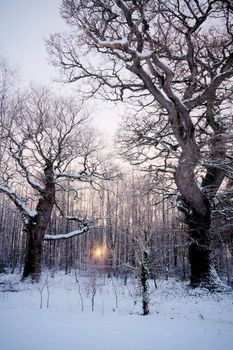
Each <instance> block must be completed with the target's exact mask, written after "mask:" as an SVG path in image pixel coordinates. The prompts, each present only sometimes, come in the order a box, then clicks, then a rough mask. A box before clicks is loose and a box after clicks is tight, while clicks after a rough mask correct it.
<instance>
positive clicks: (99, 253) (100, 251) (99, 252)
mask: <svg viewBox="0 0 233 350" xmlns="http://www.w3.org/2000/svg"><path fill="white" fill-rule="evenodd" d="M101 255H102V250H101V249H100V248H99V247H98V248H96V250H95V256H96V257H97V258H100V257H101Z"/></svg>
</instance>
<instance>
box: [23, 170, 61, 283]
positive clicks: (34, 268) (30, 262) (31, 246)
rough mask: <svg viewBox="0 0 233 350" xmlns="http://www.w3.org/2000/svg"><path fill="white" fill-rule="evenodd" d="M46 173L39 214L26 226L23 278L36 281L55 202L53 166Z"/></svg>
mask: <svg viewBox="0 0 233 350" xmlns="http://www.w3.org/2000/svg"><path fill="white" fill-rule="evenodd" d="M44 173H45V176H46V182H45V189H44V191H43V194H42V197H41V198H40V199H39V201H38V204H37V207H36V211H37V215H36V216H35V217H33V218H31V219H30V220H29V222H28V224H27V225H26V227H25V232H26V234H27V241H26V252H25V258H24V271H23V276H22V277H23V279H24V278H27V277H31V279H32V280H34V281H38V280H39V278H40V274H41V263H42V252H43V239H44V236H45V233H46V229H47V226H48V223H49V221H50V218H51V213H52V210H53V206H54V203H55V184H54V180H53V178H54V177H53V169H52V167H50V166H48V167H47V168H46V169H45V170H44Z"/></svg>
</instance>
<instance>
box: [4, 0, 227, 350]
mask: <svg viewBox="0 0 233 350" xmlns="http://www.w3.org/2000/svg"><path fill="white" fill-rule="evenodd" d="M56 10H58V9H56V8H54V11H56ZM25 11H26V10H25ZM59 11H60V16H61V18H62V19H63V21H64V23H65V26H66V31H60V32H59V31H57V32H54V33H50V36H49V37H47V38H46V40H45V46H46V50H47V57H48V60H49V64H50V65H51V66H52V67H53V68H54V71H55V72H56V75H57V77H59V78H58V79H59V84H63V86H68V87H69V88H70V89H71V91H72V92H71V93H70V92H69V93H67V91H65V89H64V93H62V89H61V91H59V92H58V91H54V90H53V89H52V88H50V87H49V86H44V85H41V84H37V83H31V84H30V82H28V83H27V84H26V86H25V84H24V85H23V84H21V83H20V79H19V74H18V71H17V69H15V67H14V66H13V65H12V64H11V62H10V59H6V58H4V56H3V55H2V56H0V237H1V239H0V276H1V278H0V287H1V288H2V290H1V291H2V292H3V294H4V295H8V293H10V294H12V295H11V296H8V297H7V298H8V302H9V305H10V303H11V302H13V304H14V303H16V302H20V299H19V301H17V300H18V299H13V298H14V292H19V293H16V294H17V296H18V295H19V294H20V293H23V294H21V295H24V296H23V297H22V300H23V303H24V302H25V303H26V300H27V295H29V294H25V293H29V291H31V293H32V294H33V293H34V294H33V295H34V297H35V298H36V291H37V292H38V293H39V294H38V295H40V309H43V307H44V305H45V294H46V293H47V309H49V306H50V304H51V303H50V299H51V298H50V297H51V295H52V294H53V293H54V295H53V300H54V303H56V301H58V300H59V295H57V298H58V299H56V297H55V294H56V293H58V290H59V289H58V288H59V287H58V286H59V284H58V278H61V280H62V281H63V282H62V283H67V285H66V288H67V289H66V290H71V291H72V293H73V291H74V290H75V288H76V289H77V291H76V294H77V295H79V303H80V308H81V310H82V311H84V310H85V308H86V307H87V306H85V305H86V304H85V303H86V302H88V301H87V300H89V299H88V298H90V303H91V311H92V312H94V311H95V310H96V309H98V308H99V310H102V311H100V313H102V315H104V314H105V313H107V306H106V305H107V303H108V301H107V300H108V296H109V295H110V294H111V295H112V300H114V301H109V303H110V304H111V302H113V304H114V307H113V306H111V307H110V309H112V311H113V312H114V313H115V311H116V310H118V312H119V313H124V312H125V311H123V310H125V308H126V309H127V311H126V313H128V314H130V313H133V314H134V317H136V316H135V315H136V314H137V313H139V314H140V315H144V316H146V315H148V316H147V317H154V315H156V312H157V311H156V308H157V309H158V306H156V300H160V301H161V303H163V302H165V301H164V300H165V299H166V298H165V299H164V300H163V298H164V295H165V294H166V295H167V299H166V302H168V301H167V300H169V302H168V305H169V307H171V309H170V311H168V314H169V315H170V316H171V313H172V314H173V311H174V310H175V309H176V307H177V308H178V309H177V310H179V311H177V312H178V313H179V315H180V313H182V312H183V309H182V307H181V306H180V305H179V300H178V299H179V297H180V298H181V300H183V299H182V298H185V297H184V295H186V297H187V298H191V299H187V300H189V301H184V300H186V299H184V300H183V302H182V303H191V304H192V303H193V304H192V305H194V304H195V301H194V299H195V298H197V299H195V300H196V304H198V303H199V304H198V305H202V303H203V305H202V309H201V310H202V311H199V309H198V311H197V309H195V308H193V309H192V307H191V306H190V305H191V304H189V307H190V310H189V311H188V313H189V315H191V314H192V313H193V314H194V315H195V312H197V314H198V318H199V321H200V320H203V319H206V318H207V319H211V317H212V318H216V317H217V316H216V315H217V314H219V313H221V312H223V311H220V309H221V310H225V311H224V312H225V313H224V314H223V316H222V317H223V318H224V319H225V321H224V322H223V323H224V324H226V325H227V326H226V327H225V328H222V329H221V330H222V338H217V336H216V334H215V333H214V332H215V329H214V328H211V326H209V327H210V328H208V331H209V332H213V334H212V335H208V336H209V338H208V337H207V338H206V339H205V340H204V341H203V344H206V345H205V346H207V347H206V348H207V349H220V348H222V349H226V350H227V349H230V348H231V345H232V340H233V339H232V338H231V337H230V336H229V334H230V333H231V332H232V329H231V328H232V324H233V320H232V316H231V315H230V314H231V312H230V310H231V309H232V303H231V302H230V300H231V298H232V287H233V153H232V150H233V117H232V102H233V89H232V86H233V85H232V84H233V3H232V1H231V0H192V1H186V0H169V1H164V0H161V1H159V0H153V1H152V0H107V1H102V0H93V1H89V0H88V1H87V0H63V1H62V2H61V3H60V7H59ZM101 101H104V103H105V104H106V103H109V105H110V106H111V105H116V106H120V107H119V111H120V114H121V116H120V117H121V122H120V124H119V127H118V129H117V130H116V132H115V136H114V139H113V140H112V139H111V140H110V139H109V138H108V137H107V135H105V134H103V133H101V132H100V131H99V130H98V128H97V127H96V126H94V125H93V123H92V118H93V116H95V108H94V109H93V108H91V107H90V106H91V104H93V103H94V104H95V103H96V104H98V103H101ZM108 113H109V112H108ZM108 118H109V124H111V118H112V116H111V113H109V116H108ZM61 276H62V277H61ZM67 278H68V279H67ZM69 278H70V280H69ZM53 279H54V282H52V280H53ZM72 279H73V280H75V281H76V287H73V286H72V285H69V283H71V282H68V281H71V280H72ZM64 281H66V282H64ZM56 283H57V284H56ZM68 285H69V287H68ZM25 286H26V287H25ZM52 286H53V287H52ZM85 286H86V287H85ZM25 288H26V289H25ZM52 288H53V290H54V292H53V293H52V291H51V289H52ZM105 288H109V290H111V291H109V290H108V291H107V289H105ZM173 289H174V290H173ZM25 290H26V291H27V292H25V293H24V291H25ZM46 290H47V292H46ZM84 290H85V291H84ZM102 290H105V291H102ZM172 290H173V292H174V294H173V295H172V294H169V293H172ZM63 292H64V291H63ZM67 293H68V292H67ZM109 293H110V294H109ZM127 293H128V297H127V296H126V294H127ZM134 293H136V294H135V295H134ZM164 293H165V294H164ZM77 295H76V296H72V297H71V299H72V300H74V299H76V298H77ZM155 295H157V296H155ZM175 295H176V296H175ZM220 295H221V297H220ZM97 296H98V297H97ZM101 296H102V297H103V301H102V309H101V302H100V299H101ZM24 298H25V301H24ZM105 298H106V304H105V301H104V300H105ZM127 298H128V299H130V298H131V299H132V300H134V306H135V307H136V308H137V305H138V304H140V308H139V311H138V310H137V311H135V310H136V309H135V310H134V311H129V308H128V306H124V307H123V306H121V308H120V306H119V305H120V304H121V305H125V304H124V302H125V301H124V300H128V299H127ZM137 298H138V299H139V302H138V301H137V300H136V299H137ZM172 298H175V299H174V300H176V298H177V300H176V301H175V303H177V304H176V306H175V308H172V306H171V305H172ZM193 298H194V299H193ZM205 298H206V299H205ZM214 298H220V299H218V303H219V304H218V305H217V303H215V301H216V300H217V299H214ZM221 298H222V299H221ZM97 299H98V301H97ZM190 300H192V301H190ZM98 303H99V304H98ZM211 303H212V304H211ZM221 303H222V304H221ZM158 304H159V302H158ZM3 305H4V298H3ZM6 305H8V304H6ZM178 305H179V306H178ZM211 305H212V306H211ZM221 305H222V306H221ZM229 305H231V306H229ZM57 307H58V306H57ZM132 307H133V306H132ZM179 307H181V309H179ZM198 307H199V306H198ZM54 308H55V306H54ZM200 308H201V307H200ZM211 308H212V309H213V310H214V311H213V312H216V314H215V315H214V316H213V315H212V316H211V315H210V314H209V312H210V309H211ZM227 309H228V310H229V311H227ZM4 310H7V306H6V308H5V309H4ZM54 310H55V309H54ZM119 310H121V311H119ZM171 310H173V311H171ZM203 310H206V311H203ZM31 311H32V310H30V312H31ZM53 312H54V311H53ZM205 312H206V315H204V313H205ZM158 313H159V312H158ZM29 314H30V313H29ZM207 314H208V315H207ZM164 315H165V314H164ZM164 315H163V317H165V316H164ZM50 316H51V315H50ZM50 316H49V317H50ZM51 317H52V316H51ZM55 317H56V316H55ZM85 317H87V316H85ZM88 317H89V316H88ZM174 317H176V316H174V315H173V316H172V317H171V318H170V319H173V318H174ZM179 317H181V316H179ZM182 317H183V316H182ZM185 317H186V316H184V318H185ZM28 318H29V319H30V316H28ZM53 319H54V318H53ZM145 319H146V318H145ZM110 320H112V319H110ZM149 320H150V319H149ZM151 321H152V319H151ZM91 322H95V320H92V321H91ZM97 322H98V318H97ZM107 322H108V321H107ZM111 322H112V321H109V324H110V325H111ZM126 322H127V320H126ZM135 322H136V323H135V324H137V320H136V318H135ZM163 322H165V321H164V320H163ZM163 322H162V323H161V332H163V330H162V329H163V328H162V325H163ZM179 322H180V319H179ZM216 322H220V323H221V322H222V321H221V320H220V321H216ZM122 324H123V323H122ZM151 324H152V323H151ZM71 326H72V327H73V324H72V325H71ZM105 326H106V325H105V323H104V325H103V327H105ZM67 327H68V326H67ZM72 327H71V328H72ZM164 327H165V328H166V327H170V326H168V325H167V324H166V323H164ZM181 327H183V326H182V325H181ZM198 327H199V326H198ZM219 327H220V326H219ZM227 327H228V328H229V334H228V333H227V332H228V328H227ZM0 328H1V327H0ZM191 328H192V323H190V328H189V332H190V333H188V334H189V335H190V336H191ZM6 329H7V328H6ZM95 329H96V328H95ZM145 329H146V326H145ZM148 329H150V328H147V330H148ZM169 329H170V328H169ZM199 331H200V330H199ZM83 332H84V333H85V334H86V332H87V330H86V329H84V330H83ZM216 332H217V331H216ZM219 332H220V331H219ZM224 332H225V333H224ZM6 334H7V333H6ZM150 336H151V338H150V337H148V338H147V342H146V343H145V339H143V341H142V344H146V347H145V348H146V349H148V350H149V349H152V348H153V343H154V341H157V340H158V339H160V338H158V339H157V338H156V339H157V340H153V341H152V338H153V337H152V335H150ZM6 337H7V336H6ZM96 337H97V336H96ZM119 337H120V336H119ZM117 339H118V338H117ZM119 339H120V338H119ZM122 339H123V338H122ZM138 339H139V340H140V338H138ZM153 339H154V338H153ZM200 339H202V338H200ZM203 339H204V338H203ZM210 339H216V344H215V345H216V347H214V345H213V344H212V343H211V341H210ZM223 339H224V341H223ZM122 341H123V340H122ZM159 341H160V340H159ZM205 341H206V343H205ZM218 341H219V343H218ZM222 341H223V342H222ZM221 342H222V343H221ZM4 344H5V345H4V346H5V348H4V350H7V349H13V348H14V347H13V345H12V347H10V345H9V344H8V343H7V341H5V342H4ZM7 344H8V345H9V347H8V345H7ZM20 344H21V345H20V346H22V348H23V342H22V343H20ZM62 344H63V342H62V341H61V344H60V346H61V349H62V346H63V345H62ZM80 344H81V343H80ZM106 344H107V343H106ZM127 344H128V343H127V341H126V343H125V344H124V345H122V344H121V343H118V342H116V348H117V349H135V350H136V349H137V346H136V345H134V346H132V348H131V347H130V346H128V345H127ZM135 344H136V343H135ZM139 344H140V341H139V343H138V345H139ZM158 344H160V343H158ZM185 344H186V345H187V343H185ZM185 344H183V345H182V346H185ZM210 344H212V345H210ZM230 344H231V345H230ZM42 346H43V347H44V345H43V344H41V345H38V349H40V348H41V347H42ZM90 346H92V345H87V344H86V343H83V345H81V346H80V349H81V350H84V349H89V348H90ZM105 346H106V349H107V348H108V347H107V345H105ZM140 346H141V345H140ZM163 346H164V347H163ZM182 346H181V345H179V348H180V349H181V350H182V349H183V348H184V347H182ZM193 346H194V347H188V349H194V348H195V344H193ZM208 346H209V347H208ZM54 347H55V345H51V344H50V345H48V347H47V348H48V349H53V348H54ZM72 347H73V345H72V346H71V348H72ZM47 348H46V349H47ZM99 348H102V349H103V348H105V347H103V346H101V344H100V343H98V342H97V349H99ZM162 348H164V349H173V347H172V342H169V343H167V344H165V345H164V344H163V343H161V349H162ZM186 348H187V347H186ZM17 349H19V348H17ZM36 349H37V348H36Z"/></svg>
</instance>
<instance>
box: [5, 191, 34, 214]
mask: <svg viewBox="0 0 233 350" xmlns="http://www.w3.org/2000/svg"><path fill="white" fill-rule="evenodd" d="M0 192H2V193H4V194H6V195H7V196H8V197H9V198H10V199H11V200H12V202H13V203H14V204H15V205H16V207H17V208H18V209H19V210H20V212H21V213H23V215H24V216H27V217H31V218H33V217H35V216H36V215H37V211H36V210H32V209H30V208H29V207H28V206H27V205H26V204H25V201H24V200H23V199H22V198H21V197H20V196H19V195H18V194H17V193H16V192H14V191H13V190H12V189H11V188H10V187H9V186H7V185H4V186H3V185H0Z"/></svg>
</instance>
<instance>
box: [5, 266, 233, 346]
mask: <svg viewBox="0 0 233 350" xmlns="http://www.w3.org/2000/svg"><path fill="white" fill-rule="evenodd" d="M77 276H78V282H79V283H77V282H76V281H75V275H74V274H73V273H72V274H70V275H66V276H65V275H64V274H63V273H58V274H56V275H55V277H54V278H51V277H50V276H49V275H46V274H44V275H43V278H42V280H41V282H40V284H39V285H36V284H28V283H22V282H18V280H19V276H18V275H7V276H6V275H1V276H0V283H1V285H0V287H1V289H2V291H1V292H0V314H1V318H0V337H1V349H2V350H14V349H15V350H16V349H17V350H21V349H22V350H29V349H30V350H31V349H34V350H42V349H43V350H52V349H56V350H64V349H69V350H73V349H80V350H90V349H95V350H109V349H111V350H139V349H140V350H142V349H145V350H154V349H159V350H174V349H179V350H184V349H185V350H194V349H195V350H196V349H198V350H220V349H221V350H230V349H232V342H233V301H232V294H231V293H229V294H209V293H208V292H207V291H206V292H203V291H201V290H195V291H190V290H188V289H187V285H185V284H181V283H178V282H176V281H175V280H174V279H169V280H168V281H164V280H161V281H157V284H158V289H157V290H155V291H154V292H153V290H152V293H151V295H150V298H151V314H149V315H148V316H141V315H140V312H141V304H140V299H139V298H140V297H139V295H138V294H137V280H136V279H135V278H129V279H128V283H127V286H125V285H124V283H123V280H122V279H120V278H114V280H112V279H108V278H107V277H104V276H101V275H98V274H97V275H96V274H95V272H94V270H93V271H92V272H90V273H89V274H88V275H87V273H85V274H83V273H80V272H78V273H77ZM94 281H96V289H97V292H96V295H95V303H94V311H93V312H92V311H91V299H92V289H93V288H92V286H93V283H94ZM3 283H4V284H3ZM78 285H79V286H80V291H81V295H82V300H83V309H84V310H83V311H82V307H81V304H82V303H81V297H80V293H79V288H78ZM151 288H152V284H151ZM41 296H42V302H41ZM48 296H49V298H48ZM47 303H48V308H47ZM40 306H42V308H40Z"/></svg>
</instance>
